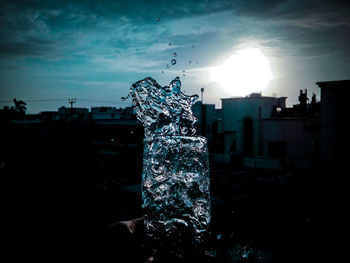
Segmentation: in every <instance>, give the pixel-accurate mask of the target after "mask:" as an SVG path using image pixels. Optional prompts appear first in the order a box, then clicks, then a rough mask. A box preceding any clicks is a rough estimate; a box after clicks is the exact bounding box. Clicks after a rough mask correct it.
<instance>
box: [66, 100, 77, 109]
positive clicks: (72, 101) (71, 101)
mask: <svg viewBox="0 0 350 263" xmlns="http://www.w3.org/2000/svg"><path fill="white" fill-rule="evenodd" d="M76 102H77V99H76V98H73V99H68V103H69V104H70V108H71V109H73V104H74V103H76Z"/></svg>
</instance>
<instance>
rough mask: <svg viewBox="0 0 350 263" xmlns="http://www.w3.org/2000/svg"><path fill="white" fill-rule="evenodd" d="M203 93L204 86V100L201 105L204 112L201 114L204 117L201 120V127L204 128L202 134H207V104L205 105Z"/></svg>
mask: <svg viewBox="0 0 350 263" xmlns="http://www.w3.org/2000/svg"><path fill="white" fill-rule="evenodd" d="M203 93H204V88H201V97H202V98H201V100H202V101H201V102H202V104H201V106H202V112H201V113H202V114H201V115H202V116H201V117H202V118H201V119H202V120H201V122H202V123H201V124H202V127H201V128H202V136H205V135H206V126H207V125H206V110H205V106H204V103H203Z"/></svg>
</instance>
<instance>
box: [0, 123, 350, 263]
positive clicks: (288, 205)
mask: <svg viewBox="0 0 350 263" xmlns="http://www.w3.org/2000/svg"><path fill="white" fill-rule="evenodd" d="M14 131H18V129H15V130H11V131H10V132H8V134H7V135H6V136H3V137H2V141H1V142H2V145H3V146H4V147H3V148H2V149H1V160H0V161H1V166H0V169H1V171H0V205H1V206H0V209H1V210H0V213H1V214H0V215H1V225H0V231H1V234H0V238H1V244H2V245H1V247H0V250H1V254H0V257H3V258H11V259H12V260H16V259H21V260H29V259H34V260H36V261H41V260H42V261H48V262H50V261H52V260H56V259H61V260H72V259H73V260H74V259H75V260H79V261H82V260H91V259H95V260H96V261H98V262H320V261H323V262H324V261H326V262H335V261H336V260H337V258H338V254H339V250H340V247H341V243H342V241H341V236H342V231H343V225H342V223H341V221H342V220H341V218H342V217H341V216H340V212H341V211H342V210H344V208H342V205H341V204H342V203H343V202H342V200H344V198H343V196H342V195H343V191H342V189H344V188H343V187H342V186H344V185H343V184H342V183H341V182H342V178H343V175H345V174H344V172H341V171H340V170H337V168H338V166H329V165H328V166H324V165H323V164H318V165H317V166H315V167H314V168H310V169H305V170H300V171H284V172H274V171H266V170H249V169H243V168H238V167H234V166H230V165H227V166H225V165H219V164H214V163H211V191H212V229H211V237H210V238H209V239H208V240H207V245H206V247H205V248H204V249H203V250H204V251H205V253H201V254H198V253H195V252H193V253H189V254H185V255H169V253H168V251H161V252H159V253H160V254H158V255H157V256H153V257H152V254H151V252H150V250H149V249H148V247H147V243H146V242H145V240H144V236H143V225H142V220H136V221H135V222H134V223H135V225H133V222H131V223H130V222H128V223H126V222H120V221H128V220H132V219H137V218H140V217H141V216H142V213H141V209H140V207H141V197H140V182H141V173H142V141H140V140H139V141H138V142H137V143H136V144H128V143H125V140H124V143H120V144H118V143H103V141H105V139H104V138H100V137H98V136H97V135H96V134H95V135H94V136H95V137H94V138H92V137H91V136H92V135H91V134H88V135H86V133H84V131H85V129H84V127H83V128H79V129H78V130H77V129H72V128H71V127H69V128H67V127H63V128H62V127H61V128H60V129H59V130H57V129H52V130H51V131H46V132H44V134H42V131H43V129H42V128H40V129H37V130H35V129H34V130H33V129H30V133H28V131H26V132H25V133H23V131H21V132H19V133H18V134H16V133H13V132H14ZM39 131H40V132H39ZM114 132H115V133H117V131H114ZM23 134H26V135H23ZM62 134H63V136H62ZM120 136H122V135H120ZM125 136H126V135H125ZM96 138H99V140H97V139H96ZM125 138H126V137H125ZM141 138H142V136H141ZM127 139H128V138H127ZM129 139H130V138H129ZM96 140H97V141H96ZM130 224H131V226H130ZM130 227H131V228H132V231H131V230H130Z"/></svg>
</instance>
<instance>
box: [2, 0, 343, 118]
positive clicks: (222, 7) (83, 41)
mask: <svg viewBox="0 0 350 263" xmlns="http://www.w3.org/2000/svg"><path fill="white" fill-rule="evenodd" d="M1 4H2V10H1V11H0V12H1V16H0V23H1V31H0V35H1V42H0V47H1V48H0V69H1V70H0V79H1V82H0V87H1V88H0V97H1V101H10V100H12V99H13V98H17V99H21V100H24V101H25V100H36V99H40V100H48V99H63V98H64V99H68V98H78V100H77V103H76V105H75V106H76V107H91V106H101V103H99V102H92V101H93V100H94V101H101V102H102V101H105V102H106V101H108V102H109V101H110V102H113V101H115V104H114V105H112V104H109V105H106V106H115V107H117V108H119V107H123V108H124V107H126V106H129V105H130V104H131V103H130V101H127V102H122V101H121V100H120V98H121V97H122V96H125V95H126V94H127V92H128V90H129V87H130V86H131V84H132V83H134V82H136V81H138V80H140V79H143V78H145V77H148V76H150V77H153V78H154V79H156V80H157V81H158V82H159V83H160V84H161V85H168V84H169V83H170V81H171V80H172V79H174V78H175V77H176V76H180V78H181V81H182V86H183V90H184V91H185V92H186V93H187V94H195V93H196V94H199V93H200V88H201V87H204V88H205V93H204V101H205V103H214V104H216V105H217V107H218V106H220V98H223V97H231V96H234V95H235V94H230V92H228V91H227V90H225V89H223V88H222V87H221V86H220V85H219V84H218V83H216V82H214V81H213V80H211V79H210V74H209V71H210V69H211V68H212V67H215V66H218V65H220V64H222V63H223V62H224V61H226V60H227V59H228V58H229V57H231V56H232V55H233V54H235V52H237V51H239V50H244V49H246V48H255V49H259V50H260V51H261V52H262V53H263V54H264V55H265V56H266V58H267V59H268V60H269V63H270V67H271V70H272V73H273V78H272V80H271V81H270V83H269V85H268V86H267V88H266V89H265V90H263V91H262V94H263V95H264V96H271V95H272V94H276V95H277V96H278V97H279V96H286V97H288V103H289V105H292V104H294V103H297V95H298V92H299V90H300V89H305V88H306V89H308V91H309V94H310V95H311V93H313V92H315V93H316V94H317V97H318V98H319V97H320V96H319V94H320V93H319V89H318V88H317V86H316V82H318V81H325V80H339V79H349V73H348V72H349V69H350V62H349V61H350V60H349V58H350V52H349V51H350V49H349V47H348V45H347V43H348V40H349V36H350V19H349V17H348V16H347V14H348V13H349V6H348V4H347V3H346V1H332V2H330V1H308V2H307V3H301V2H297V1H283V0H281V1H279V0H276V1H268V2H266V1H264V2H263V1H250V2H249V3H246V2H245V1H186V2H178V1H172V2H171V3H169V2H167V1H147V2H146V1H117V2H114V1H98V2H93V1H84V2H80V1H53V2H51V1H50V2H44V1H16V2H15V1H1ZM174 53H176V54H174ZM172 59H176V64H175V65H172V64H171V60H172ZM167 65H168V67H169V68H168V67H167ZM252 78H254V76H252ZM79 98H80V100H79ZM84 100H85V101H84ZM88 100H90V102H88ZM2 106H5V104H1V105H0V107H2ZM59 106H68V103H67V102H58V101H56V102H55V101H50V102H47V103H45V102H42V103H32V104H29V105H28V106H27V108H28V112H29V113H37V112H40V111H46V110H56V109H57V108H58V107H59Z"/></svg>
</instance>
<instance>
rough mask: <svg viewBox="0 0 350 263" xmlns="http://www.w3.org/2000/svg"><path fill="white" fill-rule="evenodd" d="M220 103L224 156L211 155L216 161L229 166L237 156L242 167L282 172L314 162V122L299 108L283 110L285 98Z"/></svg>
mask: <svg viewBox="0 0 350 263" xmlns="http://www.w3.org/2000/svg"><path fill="white" fill-rule="evenodd" d="M301 94H302V92H301ZM305 94H306V93H305ZM305 98H306V97H305ZM221 100H222V121H223V132H224V152H223V153H216V154H214V160H215V161H221V162H226V163H229V162H231V161H232V158H235V157H237V156H239V157H243V163H244V165H245V166H249V167H260V168H272V169H283V168H286V167H287V166H288V167H304V166H307V165H309V164H310V163H312V162H313V161H314V160H315V158H317V153H318V138H319V130H318V129H317V127H318V126H317V124H318V122H317V119H315V118H314V117H312V116H309V115H306V114H307V112H306V113H305V114H304V113H303V115H300V112H301V111H300V109H301V108H302V107H299V105H296V106H295V107H293V108H286V97H279V98H276V97H265V96H262V95H261V94H260V93H253V94H251V95H249V96H247V97H239V98H224V99H221ZM305 103H306V100H305ZM281 113H282V114H281ZM283 113H288V114H283Z"/></svg>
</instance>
